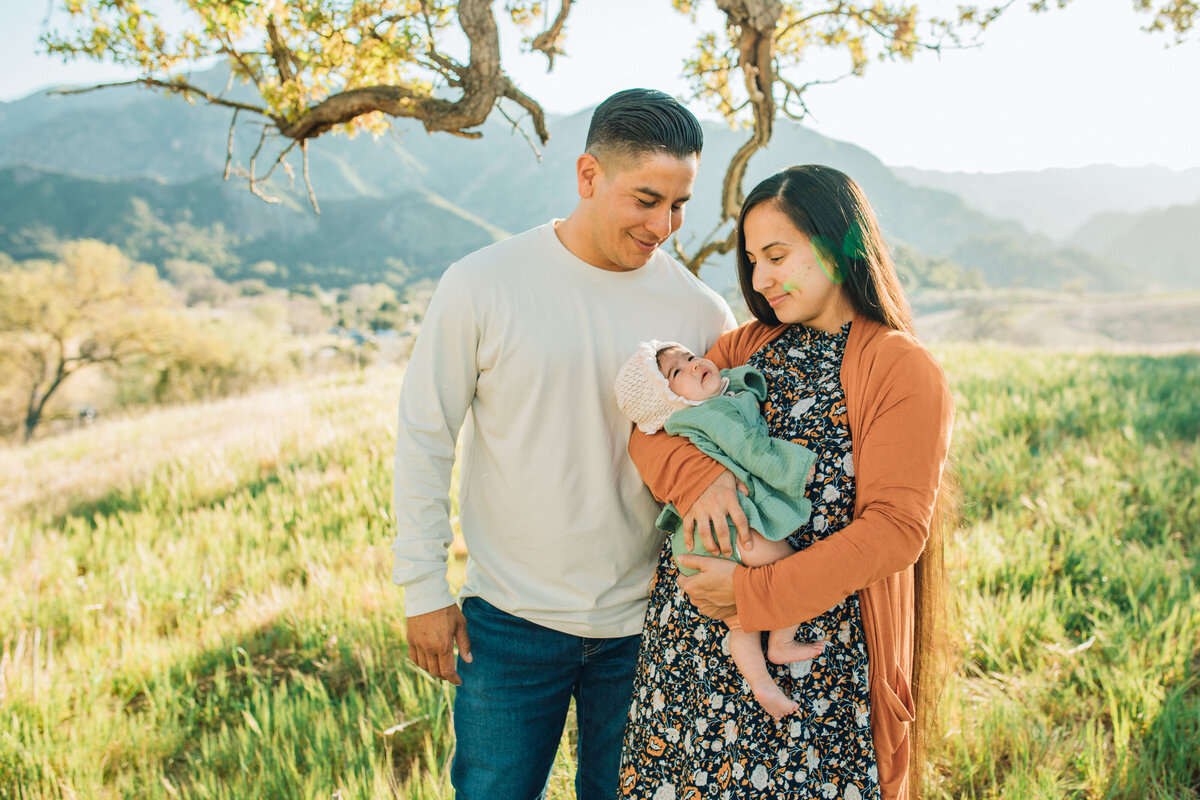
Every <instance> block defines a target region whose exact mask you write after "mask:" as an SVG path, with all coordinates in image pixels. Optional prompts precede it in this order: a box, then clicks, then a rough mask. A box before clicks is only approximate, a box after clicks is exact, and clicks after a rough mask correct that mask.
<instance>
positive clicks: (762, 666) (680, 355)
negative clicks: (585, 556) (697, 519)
mask: <svg viewBox="0 0 1200 800" xmlns="http://www.w3.org/2000/svg"><path fill="white" fill-rule="evenodd" d="M615 388H616V393H617V405H618V406H619V407H620V409H621V411H622V413H624V414H625V415H626V416H628V417H629V418H630V419H631V420H633V422H635V423H636V424H637V426H638V429H639V430H641V431H642V432H643V433H646V434H651V433H654V432H655V431H657V430H659V429H660V428H665V429H666V431H667V433H670V434H672V435H676V436H686V437H687V438H688V439H690V440H691V441H692V443H693V444H695V445H696V446H697V447H699V448H700V450H702V451H703V452H704V453H706V454H707V455H709V456H711V457H712V458H714V459H716V460H717V461H719V462H720V463H721V464H723V465H724V466H725V467H727V468H729V470H730V471H731V472H733V474H734V475H735V476H736V477H737V478H738V479H739V480H740V481H741V482H742V483H744V484H745V485H746V486H747V487H748V488H749V490H750V494H749V497H742V496H740V495H739V500H740V502H741V505H742V510H743V511H744V512H745V513H746V519H747V520H748V521H749V523H750V527H751V528H752V529H753V530H752V532H751V533H752V535H751V541H750V544H748V545H746V546H745V547H744V548H742V549H741V552H740V553H739V552H738V548H737V546H736V543H734V553H733V560H735V561H739V562H740V563H743V564H745V565H747V566H750V567H757V566H762V565H764V564H770V563H771V562H773V561H777V560H779V559H780V558H784V557H786V556H789V555H791V554H792V553H794V552H795V551H794V550H793V549H792V547H791V546H790V545H789V544H788V543H787V536H788V535H789V534H791V533H793V532H794V531H796V530H797V529H798V528H800V526H801V525H803V524H804V523H805V522H807V521H808V518H809V515H810V514H811V512H812V503H811V502H809V500H807V499H806V498H805V497H804V486H805V484H807V483H808V480H809V478H810V477H811V475H812V470H813V465H814V463H815V462H816V456H815V455H814V454H813V453H812V451H810V450H808V449H806V448H804V447H801V446H800V445H798V444H796V443H794V442H789V441H785V440H783V439H773V438H771V436H770V434H769V433H768V430H767V423H766V420H765V419H763V417H762V413H761V411H760V408H759V404H760V403H762V402H763V400H765V399H766V382H765V381H764V380H763V377H762V375H761V374H760V373H759V372H758V371H756V370H754V369H753V368H751V367H737V368H735V369H729V370H718V369H717V366H716V365H715V364H714V363H713V362H711V361H709V360H708V359H706V358H697V357H696V356H695V355H693V354H692V353H691V352H690V351H689V350H688V349H687V348H686V347H684V346H683V345H681V344H677V343H675V342H659V341H656V340H650V341H648V342H642V343H641V344H640V345H638V351H637V352H636V353H635V354H634V355H633V356H632V357H631V358H630V359H629V360H628V361H627V362H625V365H624V366H623V367H621V371H620V372H619V373H618V375H617V381H616V387H615ZM682 523H683V518H682V516H681V515H680V514H679V512H678V511H677V510H676V509H675V506H674V505H673V504H669V505H667V507H666V508H664V509H663V511H662V514H660V515H659V517H658V520H657V521H656V523H655V524H657V525H658V527H659V528H660V529H662V530H664V531H667V532H668V533H670V534H671V549H672V551H673V552H674V553H675V555H676V557H678V556H679V555H680V554H681V553H687V552H693V553H697V554H699V555H716V556H720V557H724V556H721V554H720V553H709V552H708V551H707V550H706V549H705V547H704V544H703V542H702V541H701V540H700V537H699V536H695V537H694V539H693V542H692V545H691V546H690V547H689V546H688V544H687V542H686V538H692V537H686V536H685V533H684V531H682V530H681V528H682ZM731 527H732V526H731ZM679 569H680V572H683V573H685V574H693V573H695V570H688V569H685V568H683V567H680V568H679ZM798 628H799V626H798V625H796V626H792V627H790V628H785V629H782V630H776V631H771V633H770V635H769V636H768V639H767V656H768V657H769V658H770V659H771V661H772V662H773V663H776V664H788V663H791V662H793V661H803V660H805V659H809V658H815V657H816V656H818V655H820V654H821V653H822V652H823V651H824V649H825V642H815V643H804V642H797V641H795V636H796V631H797V629H798ZM729 652H730V654H731V655H732V657H733V661H734V663H735V664H736V665H737V667H738V669H739V670H740V671H741V673H742V675H743V676H744V677H745V678H746V681H747V683H749V684H750V689H751V691H752V692H754V697H755V699H756V700H757V701H758V702H759V704H760V705H762V707H763V708H764V709H766V711H767V713H769V714H770V715H771V716H772V717H774V718H775V719H781V718H782V717H785V716H787V715H788V714H791V713H792V712H794V711H796V710H797V708H799V706H798V704H797V703H796V701H794V700H792V699H791V698H790V697H788V696H787V695H785V694H784V693H783V691H782V690H781V689H780V688H779V686H778V685H776V683H775V681H774V680H773V679H772V678H771V674H770V673H769V672H768V671H767V664H766V660H765V659H764V658H763V651H762V643H761V638H760V635H759V634H757V633H746V632H744V631H736V632H735V631H730V633H729Z"/></svg>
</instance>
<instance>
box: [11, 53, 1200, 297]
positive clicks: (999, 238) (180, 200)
mask: <svg viewBox="0 0 1200 800" xmlns="http://www.w3.org/2000/svg"><path fill="white" fill-rule="evenodd" d="M197 80H200V81H203V82H207V84H208V85H209V86H211V87H213V88H215V89H220V88H221V87H223V86H224V83H223V77H222V74H221V72H220V71H219V70H217V71H213V72H211V73H208V74H206V75H203V76H200V77H199V78H197ZM234 91H235V92H243V93H244V92H245V91H246V89H245V88H244V87H240V88H235V89H234ZM590 114H591V112H590V110H587V111H584V112H580V113H578V114H575V115H570V116H560V117H555V116H551V117H550V118H549V119H548V124H549V127H550V130H551V134H552V139H551V141H550V142H549V143H548V144H546V145H545V146H539V147H538V148H537V152H535V149H534V147H533V146H532V145H531V144H530V143H529V142H528V140H527V139H526V138H525V137H524V136H523V135H522V134H521V133H520V132H518V131H516V130H515V129H514V128H513V126H512V125H510V124H509V123H507V122H505V121H504V120H503V119H502V118H501V117H499V116H498V115H496V114H493V115H492V118H491V119H489V121H488V122H487V123H486V124H485V125H484V126H483V127H482V133H483V137H482V138H481V139H478V140H467V139H462V138H456V137H452V136H448V135H445V134H435V135H430V134H427V133H426V132H425V131H424V130H423V129H422V128H421V127H420V126H419V125H416V124H411V123H406V122H405V121H398V122H396V124H394V125H393V127H392V131H391V132H389V133H388V134H385V135H382V136H378V137H372V136H370V135H362V134H360V135H359V136H357V137H355V138H349V137H346V136H328V135H327V136H325V137H322V138H320V139H318V140H315V141H314V142H312V143H311V145H310V168H311V170H310V171H311V177H312V182H313V184H314V187H315V190H316V193H317V196H318V198H319V201H320V206H321V214H320V215H319V216H318V215H316V214H314V213H313V211H312V210H311V208H309V207H308V199H307V196H306V194H305V192H304V190H303V184H302V183H301V182H300V181H299V179H298V178H297V180H296V183H297V184H298V185H297V186H292V185H289V183H288V181H287V179H286V177H284V176H283V175H282V171H277V174H276V176H275V177H274V178H273V179H272V181H271V184H270V186H269V188H268V193H270V194H272V195H274V196H275V197H276V199H278V200H279V202H277V203H270V204H269V203H266V202H264V201H263V200H261V199H259V198H258V197H255V196H254V195H252V194H251V193H250V192H249V191H248V190H247V185H246V183H247V182H246V180H245V179H244V178H242V177H238V176H237V175H236V170H235V175H234V176H233V177H231V178H230V180H228V181H225V180H222V173H223V172H224V170H225V161H226V142H227V139H228V137H229V136H230V126H231V116H232V114H231V112H230V111H228V110H226V109H219V108H215V107H211V106H205V105H196V106H191V105H189V104H188V103H186V102H184V101H183V100H182V99H180V98H177V97H165V96H162V95H161V94H157V93H154V92H150V91H147V90H144V89H138V88H134V87H119V88H112V89H105V90H100V91H96V92H90V93H86V94H73V95H50V94H44V93H43V94H37V95H31V96H29V97H27V98H24V99H22V100H18V101H15V102H12V103H0V252H5V253H8V254H9V255H10V256H12V257H13V258H16V259H18V260H19V259H23V258H30V257H34V256H39V255H43V254H45V252H46V251H47V250H48V248H49V247H51V246H52V243H53V242H54V241H55V240H61V239H69V238H79V237H85V236H86V237H93V238H99V239H102V240H105V241H110V242H113V243H114V244H117V245H119V246H121V247H122V248H123V249H126V250H127V252H130V254H131V255H134V256H135V257H137V258H139V259H141V260H144V261H149V262H151V263H155V264H157V265H159V266H160V267H161V266H162V265H163V264H165V263H166V261H168V260H170V259H186V260H191V261H198V262H200V263H205V264H209V265H211V266H212V267H213V268H214V269H215V270H217V272H218V274H220V275H222V277H225V278H226V279H239V278H247V277H259V278H264V279H265V280H266V281H267V282H268V283H275V284H278V285H285V286H297V285H302V284H309V283H317V284H320V285H322V286H345V285H350V284H353V283H358V282H374V281H385V282H389V283H393V284H395V285H402V284H405V283H408V282H410V281H413V280H417V279H420V278H436V277H437V276H438V275H440V273H441V271H442V270H443V269H444V268H445V266H446V265H447V264H448V263H450V262H451V261H453V260H454V259H456V258H458V257H460V256H462V255H464V254H465V253H467V252H470V251H471V250H474V249H476V248H478V247H480V246H483V245H485V244H487V243H489V242H492V241H495V240H497V239H499V238H502V237H504V236H506V235H508V234H509V233H512V232H515V231H519V230H522V229H524V228H527V227H529V226H531V225H535V224H539V223H541V222H544V221H546V220H548V219H550V218H552V217H554V216H563V215H565V214H566V213H568V212H569V211H570V209H571V208H572V207H573V206H574V203H575V198H576V195H575V183H574V166H573V165H574V161H575V158H576V157H577V155H578V153H579V151H580V149H581V148H582V143H583V140H584V138H585V135H586V130H587V124H588V120H589V119H590ZM261 130H262V128H261V125H258V126H256V125H255V124H254V123H253V122H251V121H250V120H247V119H245V118H244V117H243V118H242V119H240V120H239V121H238V123H237V125H236V126H235V127H234V130H233V141H234V147H233V153H234V165H235V166H238V165H239V164H244V163H245V162H246V161H247V160H248V158H249V155H250V154H251V153H252V152H253V151H254V150H255V148H256V146H257V145H258V143H259V140H260V136H261ZM705 137H706V141H705V148H704V155H703V159H702V163H701V169H700V175H699V178H698V179H697V183H696V189H695V193H694V199H693V200H692V202H691V203H689V205H688V210H687V221H686V223H685V226H684V229H683V230H682V231H681V232H680V234H679V238H680V241H681V244H682V245H683V246H684V248H685V249H689V248H691V247H694V246H695V244H696V243H697V242H698V241H699V239H700V238H702V237H703V236H705V235H706V234H708V233H709V232H710V231H712V230H713V228H714V226H715V224H716V222H717V208H718V205H717V198H718V195H719V192H720V185H721V180H722V178H723V172H724V167H725V165H726V164H727V163H728V161H729V159H730V157H731V156H732V155H733V153H734V151H735V150H736V149H737V148H738V147H739V146H740V145H741V143H742V142H743V141H744V139H745V137H746V133H745V132H744V131H741V130H731V129H730V128H728V127H726V126H723V125H720V124H714V123H705ZM273 147H274V148H276V149H275V150H272V148H273ZM277 147H278V142H277V141H272V140H270V139H269V138H268V139H267V140H266V141H265V142H264V147H263V151H262V153H263V155H261V156H260V158H259V163H258V172H259V174H261V173H263V172H264V171H265V169H264V166H263V164H264V163H266V164H267V165H269V164H270V162H271V161H273V160H274V157H275V153H277V152H278V150H277ZM291 160H292V162H293V163H294V164H296V165H298V164H299V159H298V158H292V159H291ZM805 162H816V163H824V164H828V165H830V166H833V167H836V168H838V169H841V170H843V171H845V172H846V173H848V174H849V175H851V176H852V177H854V178H855V179H856V180H857V181H858V182H859V183H860V184H861V185H862V186H863V188H864V190H865V191H866V193H867V195H868V197H870V198H871V200H872V203H873V205H874V206H875V208H876V211H877V213H878V215H879V218H880V222H881V225H882V227H883V229H884V232H885V234H886V235H887V237H888V238H889V240H890V241H891V242H892V243H893V244H894V245H895V246H896V248H897V253H898V262H899V263H900V266H901V268H902V271H904V272H905V274H906V275H908V276H909V277H910V279H911V280H912V283H910V285H913V284H915V285H916V288H918V289H919V288H921V284H922V283H925V284H928V285H929V286H930V287H931V288H939V287H940V288H954V286H955V284H956V283H957V284H964V285H965V284H970V283H971V282H972V281H976V282H978V281H983V282H985V283H986V284H987V285H988V286H992V287H1007V286H1026V287H1034V288H1050V289H1059V288H1063V287H1064V286H1071V287H1082V288H1089V289H1093V290H1109V291H1112V290H1133V289H1138V288H1144V287H1157V288H1165V287H1176V286H1187V287H1193V288H1200V269H1197V266H1196V260H1195V259H1194V258H1193V257H1192V254H1193V253H1195V252H1197V248H1196V247H1195V246H1194V245H1195V244H1197V243H1198V242H1197V240H1196V237H1197V232H1198V231H1200V225H1197V222H1198V221H1200V169H1198V170H1188V171H1183V172H1177V173H1172V172H1170V171H1164V170H1162V169H1161V168H1146V169H1143V170H1128V169H1126V170H1120V169H1117V168H1087V169H1084V170H1050V171H1046V172H1044V173H1011V174H1003V175H995V176H971V175H964V174H961V173H931V172H928V171H918V170H910V169H893V168H889V167H888V166H886V165H884V164H883V163H882V162H881V161H880V160H879V159H877V158H876V157H874V156H873V155H871V154H870V153H868V152H867V151H865V150H863V149H861V148H859V147H856V146H854V145H850V144H847V143H844V142H838V141H834V140H831V139H828V138H825V137H823V136H820V135H819V134H817V133H815V132H813V131H811V130H809V129H807V128H804V127H802V126H800V125H798V124H795V123H792V122H784V121H780V122H779V123H778V124H777V126H776V131H775V135H774V138H773V139H772V142H771V145H770V147H768V148H767V149H766V150H764V151H762V152H760V153H759V154H757V155H756V156H755V158H754V159H753V160H752V161H751V163H750V168H749V170H748V174H747V177H746V186H747V187H749V186H751V185H753V183H754V182H756V181H757V180H759V179H761V178H762V177H765V176H766V175H768V174H770V173H772V172H774V171H776V170H777V169H779V168H781V167H783V166H786V165H789V164H793V163H805ZM297 171H298V166H297ZM1135 188H1136V190H1135ZM1172 204H1175V207H1171V206H1172ZM1056 209H1057V210H1056ZM1064 209H1069V213H1068V211H1066V210H1064ZM730 264H731V259H729V258H728V257H727V258H725V259H724V260H719V261H714V263H712V264H711V265H706V267H705V269H704V271H703V273H702V276H703V277H704V278H705V280H706V281H708V282H709V283H710V284H712V285H714V286H715V287H717V288H719V289H724V288H727V287H728V286H730V285H731V284H732V283H734V278H733V272H732V269H731V267H730ZM935 276H937V277H935ZM972 276H974V277H973V278H972Z"/></svg>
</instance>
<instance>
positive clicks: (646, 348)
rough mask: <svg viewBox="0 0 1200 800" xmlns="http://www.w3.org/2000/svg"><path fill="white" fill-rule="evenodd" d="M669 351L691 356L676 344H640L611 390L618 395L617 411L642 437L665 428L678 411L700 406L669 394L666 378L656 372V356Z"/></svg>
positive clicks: (655, 342) (669, 389) (654, 342)
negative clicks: (679, 350)
mask: <svg viewBox="0 0 1200 800" xmlns="http://www.w3.org/2000/svg"><path fill="white" fill-rule="evenodd" d="M672 347H678V348H679V349H681V350H683V351H685V352H691V351H690V350H688V349H687V348H686V347H684V346H683V345H681V344H679V343H678V342H660V341H658V340H657V339H651V340H650V341H648V342H642V343H641V344H639V345H638V349H637V352H636V353H634V354H633V355H632V356H630V358H629V360H628V361H626V362H625V364H624V365H623V366H622V367H621V370H620V372H618V373H617V381H616V384H614V387H613V388H614V389H615V390H616V393H617V407H618V408H620V409H621V413H622V414H624V415H625V416H627V417H629V418H630V419H631V420H633V421H634V423H636V424H637V426H638V430H640V431H641V432H642V433H647V434H649V433H654V432H656V431H658V430H660V429H661V428H662V426H663V425H665V424H666V422H667V417H669V416H671V415H672V414H674V413H675V412H676V411H678V410H679V409H681V408H687V407H688V406H698V405H700V403H701V402H702V401H699V400H688V399H686V398H683V397H680V396H679V395H677V394H675V392H673V391H671V386H670V384H668V383H667V378H666V376H664V375H663V374H662V370H660V369H659V368H658V354H659V353H661V352H662V351H663V350H668V349H670V348H672Z"/></svg>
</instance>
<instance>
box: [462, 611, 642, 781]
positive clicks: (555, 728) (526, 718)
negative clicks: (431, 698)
mask: <svg viewBox="0 0 1200 800" xmlns="http://www.w3.org/2000/svg"><path fill="white" fill-rule="evenodd" d="M463 614H464V616H466V618H467V636H469V637H470V639H471V656H472V658H473V660H472V661H471V663H469V664H468V663H467V662H465V661H463V660H462V658H459V659H458V674H459V675H460V676H462V686H460V687H458V691H457V693H456V696H455V699H454V736H455V739H456V741H457V743H456V745H455V751H454V763H453V764H452V766H451V769H450V780H451V782H452V783H453V784H454V789H455V792H456V793H457V794H456V796H457V797H458V798H459V800H534V799H535V798H542V797H545V794H546V784H547V782H548V781H549V778H550V770H551V768H552V767H553V765H554V754H555V753H556V752H557V750H558V743H559V740H560V739H561V738H562V732H563V725H564V723H565V722H566V719H567V711H568V709H569V708H570V705H571V698H572V697H574V698H575V714H576V717H577V719H578V722H579V750H578V754H577V755H578V762H579V765H578V766H579V768H578V770H577V771H576V775H575V796H576V798H578V800H611V799H612V798H614V797H616V794H617V780H618V779H617V769H618V765H619V763H620V760H621V739H622V736H623V734H624V731H625V720H626V718H627V717H628V715H629V701H630V697H631V693H632V691H633V671H634V667H635V666H636V664H637V652H638V645H639V644H640V641H641V637H640V636H623V637H620V638H616V639H588V638H584V637H582V636H571V635H570V634H566V633H560V632H558V631H553V630H550V629H549V628H544V627H542V626H541V625H535V624H534V623H532V622H527V621H525V620H523V619H520V618H519V617H514V616H513V615H511V614H507V613H505V612H503V611H501V610H500V609H498V608H496V607H495V606H493V605H491V604H489V603H487V602H486V601H484V600H482V599H480V598H478V597H468V598H467V599H466V600H464V601H463Z"/></svg>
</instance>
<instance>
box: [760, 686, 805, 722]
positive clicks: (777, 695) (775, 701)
mask: <svg viewBox="0 0 1200 800" xmlns="http://www.w3.org/2000/svg"><path fill="white" fill-rule="evenodd" d="M750 688H751V689H753V691H754V699H755V700H757V701H758V704H759V705H760V706H762V707H763V708H765V709H766V711H767V713H768V714H770V715H771V716H772V717H774V718H775V719H777V720H780V719H783V718H784V717H786V716H787V715H788V714H793V713H795V712H796V710H797V709H799V708H800V704H799V703H797V702H796V701H795V700H793V699H792V698H790V697H788V696H787V695H786V694H784V693H783V690H781V689H780V688H779V687H778V686H776V685H775V682H774V681H770V682H769V683H767V684H766V685H762V684H760V685H759V686H752V687H750Z"/></svg>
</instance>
